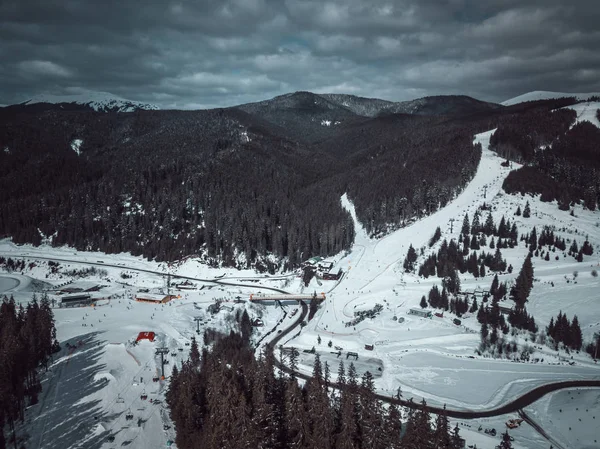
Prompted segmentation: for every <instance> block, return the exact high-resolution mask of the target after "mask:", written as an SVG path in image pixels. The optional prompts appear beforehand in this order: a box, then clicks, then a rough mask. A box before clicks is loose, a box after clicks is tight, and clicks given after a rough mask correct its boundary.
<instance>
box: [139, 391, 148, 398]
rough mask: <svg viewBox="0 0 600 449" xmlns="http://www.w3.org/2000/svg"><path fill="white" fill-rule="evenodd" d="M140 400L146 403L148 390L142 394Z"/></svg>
mask: <svg viewBox="0 0 600 449" xmlns="http://www.w3.org/2000/svg"><path fill="white" fill-rule="evenodd" d="M140 399H141V400H142V401H145V400H146V399H148V395H147V394H146V390H144V391H142V394H141V395H140Z"/></svg>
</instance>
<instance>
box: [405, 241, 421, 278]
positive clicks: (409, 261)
mask: <svg viewBox="0 0 600 449" xmlns="http://www.w3.org/2000/svg"><path fill="white" fill-rule="evenodd" d="M417 258H418V256H417V251H416V250H415V249H414V248H413V246H412V245H410V246H409V247H408V252H407V253H406V257H405V258H404V264H403V267H404V271H405V272H406V273H412V272H413V271H415V262H416V261H417Z"/></svg>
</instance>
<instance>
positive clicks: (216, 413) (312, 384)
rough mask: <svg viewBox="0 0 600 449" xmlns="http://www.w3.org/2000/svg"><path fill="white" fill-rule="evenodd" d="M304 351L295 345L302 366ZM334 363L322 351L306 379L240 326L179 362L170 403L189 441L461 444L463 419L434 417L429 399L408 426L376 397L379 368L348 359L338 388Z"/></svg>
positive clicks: (200, 444) (180, 433)
mask: <svg viewBox="0 0 600 449" xmlns="http://www.w3.org/2000/svg"><path fill="white" fill-rule="evenodd" d="M297 355H298V354H297V352H296V351H295V350H293V349H292V350H291V351H290V353H289V357H288V358H289V364H290V366H291V367H292V368H293V369H295V368H296V364H297ZM331 376H332V375H331V373H330V368H329V366H328V365H327V363H325V364H321V362H320V359H319V356H318V354H317V355H316V356H315V363H314V368H313V376H312V377H311V378H310V379H309V380H308V381H307V382H306V383H305V384H304V386H302V387H301V386H300V385H299V384H298V381H297V379H296V377H295V374H294V373H292V374H290V375H289V376H285V375H283V374H282V373H281V372H279V373H278V374H276V373H275V360H274V358H273V355H272V354H271V353H269V352H267V353H266V354H264V356H263V357H261V358H259V359H258V360H257V359H256V358H255V357H254V353H253V351H252V349H251V348H249V347H248V345H247V343H246V342H245V340H244V339H243V338H242V337H240V336H239V335H237V334H234V333H231V334H230V335H229V336H228V337H226V338H223V339H221V340H218V341H217V342H215V344H214V346H213V347H212V349H210V350H209V349H207V348H204V349H203V350H202V352H201V354H200V352H199V351H197V350H193V351H192V355H191V357H190V359H189V360H188V361H186V362H184V363H183V365H182V368H181V370H177V369H174V371H173V374H172V377H171V382H170V385H169V390H168V392H167V403H168V405H169V408H170V411H171V417H172V419H173V422H174V424H175V428H176V431H177V437H176V443H177V446H178V447H181V448H182V449H190V448H203V449H211V448H214V449H227V448H232V449H240V448H249V449H250V448H257V447H260V448H265V449H271V448H273V449H279V448H281V449H283V448H305V449H309V448H319V449H328V448H339V449H354V448H356V449H358V448H361V449H366V448H373V449H394V448H396V449H399V448H425V447H436V448H448V449H454V448H459V447H462V446H461V441H460V436H459V432H458V427H456V428H455V429H454V430H453V429H451V428H450V426H449V424H448V419H447V417H446V416H445V415H443V414H442V415H439V416H438V417H437V419H436V420H435V422H436V425H435V427H433V426H432V424H431V419H430V414H429V412H428V410H427V407H426V404H425V403H423V404H422V406H421V407H419V408H417V409H416V410H412V409H411V411H410V413H409V414H408V419H407V421H406V423H405V424H404V426H405V431H406V433H405V435H404V437H403V438H402V439H400V435H401V432H402V430H403V424H402V423H401V411H400V410H399V409H398V407H397V406H395V405H390V406H389V407H384V406H383V404H382V403H381V401H379V400H378V399H377V398H376V397H375V387H374V380H373V376H372V375H371V374H370V373H368V372H367V373H365V374H364V375H363V376H362V378H359V377H358V376H357V373H356V370H355V368H354V365H353V364H350V365H349V366H348V367H345V366H344V363H343V362H341V363H340V365H339V368H338V372H337V380H336V383H337V385H338V386H341V387H342V388H341V389H340V390H334V389H333V388H331V385H332V380H331Z"/></svg>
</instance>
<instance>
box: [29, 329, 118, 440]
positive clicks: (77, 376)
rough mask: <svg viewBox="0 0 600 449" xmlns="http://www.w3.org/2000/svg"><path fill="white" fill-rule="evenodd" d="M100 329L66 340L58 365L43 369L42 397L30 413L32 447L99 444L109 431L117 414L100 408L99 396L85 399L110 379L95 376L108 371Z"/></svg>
mask: <svg viewBox="0 0 600 449" xmlns="http://www.w3.org/2000/svg"><path fill="white" fill-rule="evenodd" d="M99 334H100V333H99V332H93V333H88V334H85V335H80V336H78V337H76V338H72V339H70V340H66V341H63V342H61V348H62V349H61V350H60V352H58V353H57V354H54V364H53V366H52V367H51V369H50V371H49V372H48V373H46V374H45V375H44V374H43V372H42V374H43V380H42V392H41V393H40V395H39V402H38V404H36V405H33V406H31V407H30V408H29V409H28V410H27V412H26V418H25V422H26V423H25V427H24V429H22V431H21V432H20V433H23V430H24V431H25V433H27V434H28V436H29V438H28V441H27V443H26V446H27V447H36V448H39V449H42V448H47V449H54V448H76V447H81V448H86V449H95V448H100V447H101V446H102V444H103V443H104V442H106V439H107V437H108V435H109V431H108V428H107V425H106V423H107V422H108V421H110V420H112V419H113V418H114V416H110V415H108V414H107V413H105V412H103V411H102V409H101V403H100V402H101V401H100V400H98V399H94V400H89V399H86V397H88V396H89V395H92V394H94V393H96V392H98V391H99V390H101V389H102V388H104V387H105V386H106V385H107V384H108V382H109V381H108V380H107V379H104V378H102V377H101V376H98V379H97V380H95V378H96V375H97V374H100V373H102V372H105V371H106V365H105V364H101V363H99V360H100V358H101V357H102V354H103V352H104V348H105V346H104V345H103V344H100V343H101V341H100V340H99V339H98V337H99ZM67 343H68V344H69V346H67Z"/></svg>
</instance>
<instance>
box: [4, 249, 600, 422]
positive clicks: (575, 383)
mask: <svg viewBox="0 0 600 449" xmlns="http://www.w3.org/2000/svg"><path fill="white" fill-rule="evenodd" d="M11 256H12V257H21V258H23V259H44V260H55V261H60V262H68V263H78V264H84V265H94V266H98V267H112V268H120V269H127V270H132V271H139V272H142V273H149V274H154V275H158V276H164V275H165V274H166V273H164V272H162V271H154V270H148V269H144V268H129V267H124V266H122V265H117V264H107V263H98V262H82V261H80V260H73V259H62V258H56V257H41V256H30V255H18V254H16V255H15V254H12V255H11ZM171 277H172V278H174V279H176V278H178V279H187V280H191V281H197V282H205V283H212V284H218V285H228V286H234V287H247V288H256V289H259V288H260V289H264V290H271V291H274V292H277V293H283V294H289V293H288V292H286V291H285V290H282V289H279V288H275V287H266V286H264V285H260V286H258V285H248V284H240V283H231V282H224V281H223V280H221V279H202V278H195V277H191V276H182V275H171ZM300 303H301V306H302V313H301V314H300V315H299V316H298V318H297V319H296V320H295V321H294V322H293V323H292V324H291V325H290V326H289V327H287V328H286V329H284V330H282V332H281V333H280V334H278V335H277V336H276V337H275V338H274V339H273V340H271V341H270V342H269V343H267V344H266V347H267V348H268V349H269V350H270V351H273V349H274V348H275V346H276V345H277V343H279V342H280V341H281V339H283V337H285V336H286V335H288V334H290V333H291V332H292V331H293V330H294V329H295V328H296V327H298V326H300V324H301V323H302V321H303V320H304V319H305V318H306V315H307V314H308V306H307V305H306V303H305V302H304V301H300ZM275 360H276V365H277V367H278V368H279V369H281V370H282V371H284V372H286V373H291V370H290V369H289V368H288V367H287V366H285V364H283V363H282V362H281V361H279V360H277V359H275ZM295 374H296V377H298V378H300V379H304V380H308V379H310V377H311V376H308V375H306V374H302V373H298V372H296V373H295ZM330 386H331V387H332V388H336V389H340V388H341V387H340V386H339V385H337V384H335V383H331V384H330ZM573 387H600V379H599V380H570V381H561V382H554V383H549V384H545V385H541V386H539V387H536V388H534V389H532V390H530V391H529V392H527V393H525V394H523V395H521V396H518V397H517V398H515V399H514V400H513V401H511V402H509V403H507V404H504V405H502V406H500V407H496V408H491V409H487V410H457V409H450V408H446V414H447V415H448V416H449V417H451V418H463V419H473V418H489V417H492V416H500V415H505V414H507V413H514V412H518V411H519V410H521V409H522V408H524V407H527V406H528V405H531V404H532V403H534V402H535V401H537V400H538V399H540V398H541V397H543V396H544V395H546V394H548V393H551V392H553V391H557V390H561V389H564V388H573ZM375 396H376V397H377V399H379V400H381V401H382V402H386V403H389V404H396V405H401V406H404V407H408V408H418V407H420V404H418V403H415V402H413V401H406V400H403V399H398V398H393V397H390V396H384V395H381V394H377V395H375ZM428 409H429V410H430V411H431V412H433V413H442V412H443V409H442V408H440V407H431V406H428Z"/></svg>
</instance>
